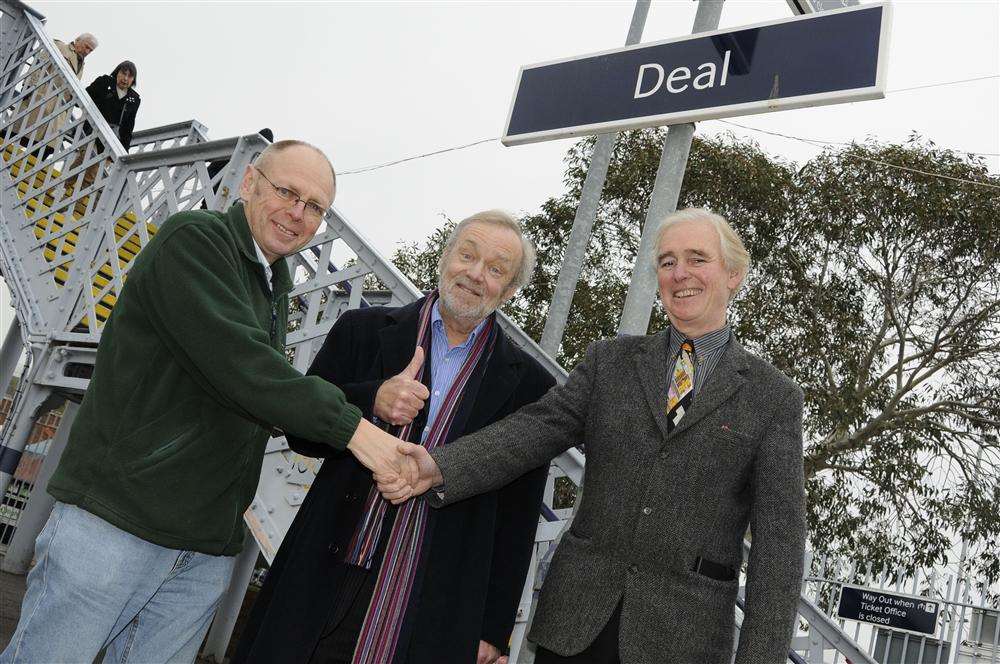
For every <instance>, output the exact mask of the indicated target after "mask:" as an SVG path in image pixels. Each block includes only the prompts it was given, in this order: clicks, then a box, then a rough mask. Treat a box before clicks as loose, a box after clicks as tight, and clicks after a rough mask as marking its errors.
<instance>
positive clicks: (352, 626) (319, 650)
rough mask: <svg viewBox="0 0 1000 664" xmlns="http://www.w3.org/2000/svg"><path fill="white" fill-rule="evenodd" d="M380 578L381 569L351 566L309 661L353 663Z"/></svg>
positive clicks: (321, 663)
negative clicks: (355, 650) (376, 584)
mask: <svg viewBox="0 0 1000 664" xmlns="http://www.w3.org/2000/svg"><path fill="white" fill-rule="evenodd" d="M377 579H378V569H374V570H364V569H361V568H359V567H350V568H349V569H348V570H347V574H346V575H345V577H344V583H343V586H342V587H341V588H340V591H339V592H338V593H337V595H336V597H335V598H333V602H332V605H331V607H330V614H329V616H328V617H327V621H326V628H325V629H324V630H323V636H322V637H320V640H319V642H318V643H317V644H316V649H315V650H314V651H313V654H312V657H311V658H310V659H309V664H350V662H351V660H352V659H354V648H355V646H356V645H357V643H358V636H359V634H360V633H361V627H362V625H363V624H364V621H365V615H366V614H367V613H368V604H369V603H370V602H371V598H372V594H373V593H374V591H375V582H376V580H377Z"/></svg>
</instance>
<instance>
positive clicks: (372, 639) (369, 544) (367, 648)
mask: <svg viewBox="0 0 1000 664" xmlns="http://www.w3.org/2000/svg"><path fill="white" fill-rule="evenodd" d="M437 297H438V293H437V291H434V292H432V293H431V294H430V295H428V296H427V301H426V302H424V305H423V307H421V309H420V319H419V327H418V328H417V343H418V344H419V345H420V346H422V347H423V349H424V357H428V358H429V357H430V356H431V309H432V307H433V306H434V302H435V300H437ZM495 318H496V317H495V316H493V315H491V316H490V317H489V319H488V321H487V323H486V325H485V326H484V328H483V330H482V333H481V334H479V335H478V336H477V337H476V340H475V342H474V344H473V346H472V349H471V350H470V352H469V356H468V358H466V360H465V364H463V365H462V368H461V370H460V371H459V372H458V375H457V376H456V377H455V381H454V382H453V383H452V385H451V389H450V390H448V393H447V395H446V396H445V399H444V401H443V402H442V403H441V407H440V409H439V410H438V414H437V417H436V418H435V420H434V422H428V423H427V426H430V430H429V431H428V433H427V435H426V436H425V437H424V442H423V443H422V444H423V446H424V447H426V448H427V449H428V450H433V449H434V448H435V447H437V446H438V445H442V444H444V441H445V440H446V439H447V436H448V430H449V429H450V428H451V423H452V421H453V420H454V419H455V413H456V412H457V411H458V406H459V404H460V403H461V401H462V394H463V392H464V391H465V385H466V383H467V382H468V381H469V377H470V376H472V372H473V370H474V369H475V368H476V364H477V363H478V362H479V359H480V358H481V357H482V356H483V354H484V353H485V354H486V355H487V357H488V356H489V353H490V352H492V350H493V343H494V341H495V334H494V325H495ZM487 345H488V346H489V347H488V348H487ZM425 366H426V365H425ZM423 375H424V367H421V369H420V375H418V376H417V380H421V381H422V380H423ZM412 434H413V425H412V423H410V424H407V425H406V426H404V427H402V428H401V429H400V431H399V433H398V436H399V438H401V439H403V440H406V441H408V440H409V439H410V436H411V435H412ZM388 506H389V503H388V501H386V500H385V499H383V498H382V496H381V494H379V492H378V489H377V488H375V486H374V485H373V486H372V488H371V489H370V490H369V492H368V499H367V501H366V502H365V507H364V511H363V512H362V515H363V516H362V519H361V521H360V523H359V525H358V529H357V530H356V531H355V533H354V537H353V538H352V539H351V543H350V545H349V546H348V550H347V555H346V557H345V562H347V563H348V564H351V565H357V566H359V567H363V568H365V569H371V565H372V559H373V557H374V555H375V551H376V549H377V547H378V542H379V537H380V536H381V531H382V523H383V520H384V519H383V517H384V516H385V511H386V509H388ZM427 509H428V508H427V502H426V501H423V500H417V499H413V500H408V501H407V502H405V503H403V504H402V505H400V506H399V509H398V511H397V512H396V518H395V519H394V520H393V524H392V530H391V531H390V532H389V540H388V542H387V544H386V549H385V556H384V557H383V559H382V567H381V569H380V570H379V575H378V579H377V580H376V582H375V590H374V592H373V593H372V598H371V602H370V603H369V604H368V611H367V613H366V614H365V619H364V622H363V623H362V626H361V632H360V634H359V635H358V643H357V646H356V647H355V649H354V658H353V659H352V660H351V661H352V664H386V662H391V661H392V660H393V657H394V656H395V653H396V646H397V644H398V641H399V632H400V629H401V628H402V626H403V613H404V612H405V611H406V606H407V604H408V603H409V600H410V593H411V592H412V590H413V581H414V579H415V578H416V572H417V565H418V564H419V562H420V553H421V547H422V546H423V542H424V533H425V530H426V528H427Z"/></svg>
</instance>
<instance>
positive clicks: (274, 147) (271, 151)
mask: <svg viewBox="0 0 1000 664" xmlns="http://www.w3.org/2000/svg"><path fill="white" fill-rule="evenodd" d="M293 148H295V151H297V152H301V151H303V150H308V151H311V152H313V153H314V154H315V155H316V156H318V157H319V159H320V160H321V162H322V164H323V166H325V169H326V170H328V171H329V173H330V176H329V177H330V201H331V202H332V201H333V197H334V195H335V194H336V191H337V173H336V171H334V170H333V164H332V163H330V158H329V157H327V156H326V153H324V152H323V151H322V150H320V149H319V148H318V147H316V146H315V145H313V144H312V143H307V142H305V141H298V140H294V139H288V140H284V141H277V142H275V143H271V144H270V145H268V146H267V147H266V148H264V151H263V152H261V153H260V155H258V156H257V159H256V160H254V165H255V166H256V167H257V168H261V169H264V171H265V172H266V171H267V169H268V166H269V165H271V164H272V163H273V162H274V159H275V157H276V156H277V155H279V154H282V153H284V152H286V151H288V150H291V149H293ZM286 156H292V155H286Z"/></svg>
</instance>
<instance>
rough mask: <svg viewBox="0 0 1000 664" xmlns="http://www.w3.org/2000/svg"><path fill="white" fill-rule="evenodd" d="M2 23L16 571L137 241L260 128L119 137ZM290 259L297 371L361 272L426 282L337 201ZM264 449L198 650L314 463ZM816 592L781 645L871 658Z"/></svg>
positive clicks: (296, 501) (15, 20)
mask: <svg viewBox="0 0 1000 664" xmlns="http://www.w3.org/2000/svg"><path fill="white" fill-rule="evenodd" d="M0 28H2V32H0V158H2V164H0V192H2V193H0V270H2V273H3V278H4V281H5V283H6V284H7V287H8V289H9V291H10V294H11V303H12V306H13V308H14V317H13V321H12V322H11V324H10V327H9V329H8V331H7V334H6V337H5V339H4V341H3V344H2V346H0V385H4V386H7V385H10V384H11V383H12V382H15V380H16V386H17V387H16V392H15V394H14V397H13V404H12V406H11V412H10V414H9V416H8V418H7V420H6V422H5V424H4V425H3V428H2V431H0V495H4V492H5V491H6V503H7V505H5V508H6V507H8V506H11V505H15V503H16V504H17V507H18V510H16V511H17V515H16V519H14V520H13V522H12V523H13V524H14V526H16V529H14V531H13V535H12V537H11V538H10V540H9V542H8V543H7V550H6V555H5V556H4V559H3V562H2V568H3V569H4V570H5V571H8V572H15V573H20V574H23V573H24V572H25V570H26V569H27V567H28V566H29V564H30V561H31V556H32V552H33V545H34V539H35V537H36V536H37V534H38V531H39V530H40V529H41V526H42V524H43V523H44V521H45V519H46V518H47V516H48V513H49V511H50V510H51V507H52V499H51V497H49V496H48V494H47V493H46V492H45V490H44V488H45V483H46V481H47V478H48V477H49V476H50V475H51V473H52V470H53V469H54V468H55V465H56V464H57V463H58V458H59V454H60V451H61V449H62V446H63V445H64V444H65V440H66V438H67V435H68V431H69V428H70V426H71V425H72V421H73V417H74V415H75V413H76V409H77V406H76V404H77V403H78V402H79V400H80V399H81V398H82V395H83V393H84V392H85V390H86V389H87V384H88V381H89V376H90V375H91V373H92V370H93V364H94V358H95V355H96V349H97V345H98V342H99V341H100V338H101V331H102V329H103V326H104V323H105V321H107V319H108V316H109V315H110V312H111V310H112V309H113V308H114V306H115V302H116V299H117V297H118V294H119V293H120V292H121V289H122V286H123V284H124V282H125V280H126V278H127V276H128V272H129V269H130V268H131V266H132V264H133V262H134V260H135V257H136V255H137V254H138V253H139V252H141V251H142V249H143V247H145V246H146V244H147V243H148V242H149V240H150V238H152V237H153V236H154V235H155V233H156V230H157V228H158V227H159V226H160V224H162V223H163V221H164V220H165V219H166V218H167V217H168V216H170V215H171V214H174V213H176V212H178V211H182V210H188V209H194V208H197V207H199V206H201V204H202V202H203V201H204V202H205V204H206V205H207V206H208V207H209V208H211V209H217V210H222V209H225V208H227V207H228V206H229V205H231V204H232V203H233V202H234V201H235V200H236V198H237V192H238V185H239V180H240V177H241V175H242V173H243V171H244V170H245V168H246V166H247V165H248V164H249V163H250V162H251V161H252V160H253V158H254V157H255V156H256V155H257V154H259V153H260V152H261V150H263V149H264V147H266V145H267V143H266V141H265V140H264V139H263V138H261V137H260V136H259V135H257V134H253V135H247V136H238V137H232V138H226V139H221V140H209V138H208V135H207V130H206V128H205V127H203V126H202V125H200V124H199V123H198V122H195V121H188V122H181V123H177V124H174V125H169V126H164V127H159V128H156V129H149V130H145V131H139V132H136V133H135V135H134V137H133V145H132V148H131V150H130V151H128V152H126V151H125V150H124V149H123V148H122V146H121V144H120V143H119V141H118V139H117V138H116V137H115V135H114V134H113V133H112V131H111V129H110V127H109V126H108V125H107V123H106V122H105V121H104V119H103V118H102V117H101V115H100V113H98V112H97V109H96V108H95V107H94V105H93V103H92V101H91V100H90V97H89V96H88V95H87V93H86V92H85V90H84V88H83V86H82V84H81V83H80V81H78V80H77V79H76V78H75V76H74V75H73V73H72V71H71V70H70V68H69V66H68V64H67V63H66V62H65V61H64V60H63V58H62V57H61V55H60V54H59V52H58V51H57V50H56V47H55V45H54V44H53V41H52V39H51V38H50V37H49V35H48V34H47V33H46V31H45V28H44V18H43V17H42V16H41V15H40V14H38V13H37V12H36V11H34V10H33V9H31V8H30V7H28V6H26V5H24V4H22V3H20V2H16V1H11V0H0ZM79 156H82V160H80V159H78V157H79ZM220 160H221V161H227V160H228V165H227V166H226V167H225V168H223V169H222V170H220V171H219V172H218V173H216V174H215V175H214V176H210V174H209V170H208V164H209V163H210V162H213V161H220ZM74 164H76V165H74ZM91 166H96V167H97V168H96V170H97V175H96V178H95V179H94V181H93V183H92V184H88V183H87V182H85V179H84V173H85V171H86V170H87V169H88V167H91ZM289 260H290V263H291V267H292V268H293V275H294V282H295V285H294V288H293V290H292V291H291V293H290V298H291V300H292V302H293V309H294V312H293V314H292V315H291V316H290V328H289V332H288V348H289V355H290V358H291V361H292V363H293V364H294V366H295V367H296V368H298V369H299V370H301V371H303V372H304V371H305V370H306V368H307V367H308V366H309V364H310V361H311V360H312V357H313V356H314V354H315V353H316V352H317V351H318V349H319V347H320V346H321V344H322V342H323V339H324V337H325V335H326V333H327V332H328V331H329V329H330V328H331V326H332V325H333V323H334V321H335V320H336V319H337V317H338V316H339V315H340V314H341V313H342V312H343V311H345V310H347V309H353V308H357V307H360V306H365V305H366V303H365V301H364V300H363V295H364V292H363V288H364V282H365V279H366V277H369V276H374V277H375V278H377V279H378V280H379V281H380V282H381V283H382V284H384V285H385V287H386V288H387V289H388V290H387V291H385V292H382V293H380V294H379V295H378V300H379V301H378V303H379V304H389V305H403V304H407V303H409V302H412V301H414V300H415V299H417V298H419V297H420V296H421V293H420V292H419V291H418V290H417V288H416V287H415V286H414V285H413V284H412V283H411V282H410V281H409V280H408V279H407V278H406V277H405V276H404V275H403V274H401V273H400V272H399V271H398V270H397V269H396V268H395V267H394V266H393V265H392V264H391V263H389V262H388V261H387V260H386V259H384V258H383V257H382V256H380V255H379V254H378V252H377V251H376V250H375V249H374V248H373V245H372V244H371V243H370V242H369V241H368V240H367V239H366V238H365V237H364V236H363V235H362V234H361V232H360V231H359V230H358V229H357V227H355V226H354V225H352V224H351V223H350V222H349V221H348V220H347V219H346V218H345V217H344V216H343V215H342V214H341V213H340V212H338V211H337V210H336V209H333V210H332V211H331V213H330V214H329V215H328V218H327V221H326V222H325V224H324V225H323V226H321V228H320V231H319V232H318V233H317V234H316V237H315V238H314V239H313V240H312V241H311V242H310V243H309V245H308V246H307V247H306V248H305V249H304V250H303V251H302V252H301V253H299V254H298V255H296V256H293V257H291V258H290V259H289ZM502 323H503V325H504V327H505V330H506V331H507V332H508V333H509V334H510V336H511V337H512V338H513V339H514V340H515V342H516V343H518V344H519V345H521V346H522V347H523V348H524V349H525V350H526V351H527V352H529V353H530V354H532V355H533V356H534V357H535V358H536V359H538V360H539V361H540V362H541V363H542V365H543V366H545V367H546V368H547V369H548V370H549V371H550V372H551V373H552V374H553V375H554V376H556V377H557V379H558V380H560V381H562V380H564V379H565V376H566V373H565V371H564V370H563V369H562V368H561V367H560V366H559V365H558V364H557V363H556V362H555V361H554V360H553V359H552V358H551V357H549V356H548V355H546V354H545V353H543V352H542V351H541V350H540V349H539V347H538V346H537V345H536V344H535V343H534V341H532V340H531V339H530V338H529V337H527V336H526V335H525V334H524V333H523V332H522V331H521V330H520V329H519V328H517V327H516V326H514V325H513V324H512V323H511V322H510V321H509V320H506V319H503V320H502ZM60 406H61V407H62V408H63V413H62V418H61V423H60V425H59V428H58V430H57V432H56V434H55V437H54V439H53V441H52V442H51V444H50V445H46V446H45V447H46V448H47V449H41V448H38V449H34V448H36V447H37V446H34V445H33V446H32V450H29V451H28V452H26V446H27V445H28V441H29V436H30V434H31V431H32V428H33V425H34V424H35V422H36V420H37V419H38V418H40V417H42V416H44V415H45V414H46V413H48V412H50V411H51V410H52V409H53V408H55V407H60ZM267 452H268V453H267V454H266V455H265V461H264V467H263V470H262V475H261V480H260V485H259V488H258V491H257V495H256V498H255V499H254V501H253V504H252V505H251V507H250V509H248V510H247V514H246V522H247V524H248V526H249V529H248V530H249V532H250V533H252V537H248V542H247V546H246V547H245V551H244V552H243V553H242V554H241V555H240V560H239V563H238V565H237V570H236V572H235V573H234V578H233V580H232V583H231V587H230V590H229V592H228V594H227V596H226V598H225V600H224V602H223V605H222V606H221V607H220V610H219V613H218V614H217V616H216V619H215V622H214V624H213V627H212V629H211V632H210V633H209V638H208V641H207V643H206V653H205V654H207V655H211V656H215V657H216V658H217V659H218V660H219V661H221V660H222V656H223V654H224V652H225V649H226V645H227V643H228V641H229V638H230V634H231V632H232V629H233V625H234V623H235V620H236V615H237V612H238V610H239V607H240V605H241V604H242V602H243V599H244V595H245V592H246V588H247V584H248V582H249V580H250V577H251V574H252V572H253V569H254V563H255V561H256V559H257V555H258V552H260V553H261V554H263V556H264V558H266V559H267V560H268V561H269V562H270V560H271V559H272V558H273V556H274V554H275V552H276V550H277V548H278V546H279V544H280V542H281V538H282V536H283V535H284V533H285V531H286V530H287V528H288V525H289V524H290V522H291V520H292V519H293V518H294V515H295V512H296V510H297V509H298V506H299V505H300V504H301V503H302V500H303V498H304V496H305V493H306V491H308V489H309V486H310V484H311V482H312V480H313V478H314V477H315V472H316V470H317V468H318V464H319V463H320V462H319V461H318V460H315V459H309V458H305V457H300V456H298V455H296V454H294V453H292V452H291V451H290V450H289V449H288V447H287V444H286V443H285V441H284V440H283V439H281V438H275V439H272V440H271V441H270V442H269V443H268V447H267ZM29 455H32V456H33V457H35V461H36V462H37V461H38V458H37V457H39V456H42V455H43V458H42V459H41V461H40V468H39V469H38V470H37V473H36V474H35V475H32V482H31V484H33V489H31V492H30V496H29V497H28V498H27V502H26V504H25V505H22V504H20V502H18V501H20V500H21V499H23V498H25V497H26V496H27V491H26V490H21V491H18V492H12V491H11V490H10V489H11V488H12V487H13V486H14V485H15V484H19V483H20V481H18V482H12V479H13V478H14V477H15V475H16V474H17V473H18V472H19V471H18V466H19V463H21V462H22V461H23V460H25V459H27V457H28V456H29ZM583 468H584V457H583V455H582V454H581V453H580V452H579V451H577V450H571V451H569V452H567V453H566V454H563V455H562V456H560V457H559V458H557V459H556V460H555V462H554V464H553V466H552V470H551V471H550V478H549V483H548V486H547V489H546V493H545V506H544V507H543V510H542V512H543V513H542V515H541V516H540V519H539V528H538V533H537V542H536V547H535V555H534V559H533V561H532V565H531V571H530V573H529V576H528V579H527V582H526V584H525V588H524V592H523V595H522V601H521V605H520V608H519V610H518V616H517V625H516V628H515V634H514V637H513V640H512V644H511V646H512V657H511V662H531V661H533V660H534V656H533V652H532V649H531V647H530V646H529V645H528V644H527V643H526V642H525V641H524V634H525V629H526V626H527V623H528V621H529V619H530V612H531V608H532V598H533V596H534V595H535V593H536V585H538V584H537V583H536V579H537V577H538V574H537V572H538V570H539V569H544V567H545V563H546V560H547V557H548V556H547V555H546V554H547V552H548V551H549V549H550V545H551V544H552V543H553V542H554V540H556V538H557V537H558V535H559V533H560V532H561V530H562V529H563V527H564V526H565V523H566V521H567V520H568V519H569V518H571V510H565V509H563V510H558V509H554V508H553V482H554V480H555V478H556V477H559V476H568V477H569V478H570V480H572V481H573V482H574V483H575V484H577V485H578V486H579V485H580V484H581V483H582V478H583ZM29 488H30V487H29ZM15 493H16V495H15ZM14 499H18V501H15V500H14ZM804 587H805V586H804ZM814 599H815V598H809V597H808V596H806V595H803V597H802V599H801V601H800V616H801V618H802V626H803V628H802V630H800V633H799V636H797V637H796V641H795V644H794V647H795V650H796V653H793V654H792V655H790V657H791V658H792V659H791V661H808V662H824V661H832V660H831V659H830V657H831V656H832V657H834V658H835V659H837V660H838V661H844V659H843V658H845V657H846V658H848V659H849V660H850V661H851V662H853V663H854V664H862V663H865V662H874V661H875V660H874V659H873V658H872V657H871V655H869V653H868V652H867V650H866V649H862V648H861V647H859V646H858V645H857V644H856V642H855V640H854V639H852V638H850V637H849V636H848V635H847V633H846V632H845V631H844V630H843V628H842V627H841V624H840V623H838V622H837V621H835V620H834V619H832V618H830V617H829V612H827V611H824V610H822V609H820V608H819V606H818V605H817V603H815V602H814ZM739 616H740V614H739V612H738V611H737V618H739ZM737 622H739V620H737Z"/></svg>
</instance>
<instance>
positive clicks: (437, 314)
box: [431, 297, 489, 350]
mask: <svg viewBox="0 0 1000 664" xmlns="http://www.w3.org/2000/svg"><path fill="white" fill-rule="evenodd" d="M487 319H489V316H487V317H486V318H484V319H482V320H481V321H479V325H476V327H475V328H474V329H473V330H472V332H470V333H469V337H468V338H467V339H466V340H465V341H463V342H462V343H460V344H459V345H458V346H456V348H472V344H474V343H475V342H476V337H478V336H479V333H480V332H482V331H483V328H484V327H486V321H487ZM431 326H432V327H433V329H434V331H435V332H437V333H439V334H443V335H444V341H445V350H447V349H448V348H449V347H450V346H451V342H450V341H448V332H447V330H445V329H444V319H443V318H441V298H440V297H439V298H438V299H437V300H435V301H434V306H432V307H431Z"/></svg>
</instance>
